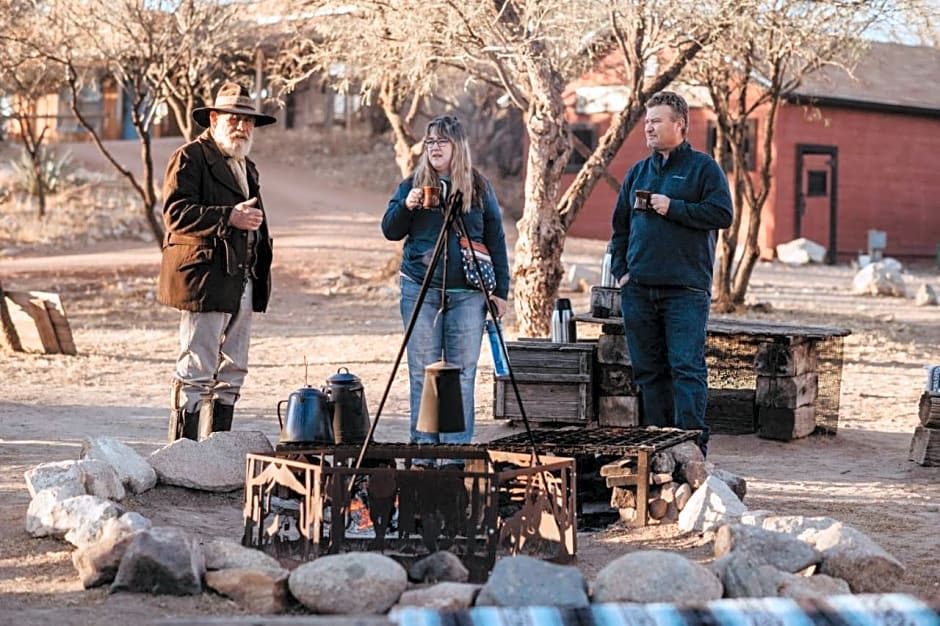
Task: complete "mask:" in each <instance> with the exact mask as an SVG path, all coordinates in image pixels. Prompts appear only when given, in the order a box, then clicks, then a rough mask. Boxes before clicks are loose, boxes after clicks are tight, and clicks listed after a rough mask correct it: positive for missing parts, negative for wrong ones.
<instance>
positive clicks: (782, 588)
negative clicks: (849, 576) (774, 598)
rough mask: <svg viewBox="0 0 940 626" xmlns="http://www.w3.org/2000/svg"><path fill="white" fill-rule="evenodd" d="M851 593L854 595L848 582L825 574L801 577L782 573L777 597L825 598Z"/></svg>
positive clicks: (778, 583)
mask: <svg viewBox="0 0 940 626" xmlns="http://www.w3.org/2000/svg"><path fill="white" fill-rule="evenodd" d="M850 593H852V590H851V589H850V588H849V584H848V583H847V582H845V581H844V580H842V579H841V578H833V577H831V576H826V575H825V574H816V575H815V576H800V575H799V574H788V573H786V572H780V573H779V575H778V578H777V595H778V596H780V597H781V598H793V599H803V598H825V597H828V596H842V595H848V594H850Z"/></svg>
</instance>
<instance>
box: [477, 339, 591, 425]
mask: <svg viewBox="0 0 940 626" xmlns="http://www.w3.org/2000/svg"><path fill="white" fill-rule="evenodd" d="M506 350H507V353H508V356H509V364H510V366H511V367H512V371H513V374H514V376H515V378H516V384H517V386H518V387H519V396H520V397H521V399H522V404H523V406H524V407H525V412H526V417H528V418H529V419H531V420H533V421H541V422H574V423H583V422H588V421H592V420H594V419H595V416H596V409H595V401H594V384H593V379H594V354H595V351H596V344H595V343H593V342H590V343H589V342H581V343H552V342H551V341H549V340H547V339H523V340H520V341H510V342H507V343H506ZM493 417H494V418H497V419H515V418H521V417H522V413H521V411H520V410H519V404H518V402H517V400H516V395H515V392H514V391H513V388H512V383H511V381H510V378H509V376H496V377H495V379H494V382H493Z"/></svg>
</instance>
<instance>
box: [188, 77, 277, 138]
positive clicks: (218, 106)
mask: <svg viewBox="0 0 940 626" xmlns="http://www.w3.org/2000/svg"><path fill="white" fill-rule="evenodd" d="M209 111H218V112H220V113H235V114H236V115H251V116H254V118H255V126H267V125H268V124H273V123H275V122H276V121H277V118H275V117H272V116H270V115H265V114H264V113H261V112H260V111H258V109H256V108H255V101H254V100H253V99H252V98H251V96H250V95H248V90H247V89H245V88H244V87H242V86H241V85H239V84H237V83H233V82H231V81H227V82H225V83H222V86H221V87H219V91H218V92H217V93H216V94H215V104H214V105H212V106H205V107H199V108H198V109H193V119H194V120H196V123H197V124H199V125H200V126H202V127H204V128H209Z"/></svg>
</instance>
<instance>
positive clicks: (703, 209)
mask: <svg viewBox="0 0 940 626" xmlns="http://www.w3.org/2000/svg"><path fill="white" fill-rule="evenodd" d="M640 189H645V190H648V191H651V192H653V193H658V194H662V195H664V196H668V197H669V211H668V212H667V214H666V215H665V216H662V215H659V214H658V213H656V212H655V211H636V210H634V209H633V205H634V201H635V200H636V198H635V193H636V191H637V190H640ZM733 215H734V213H733V208H732V204H731V193H730V192H729V191H728V179H727V178H726V176H725V173H724V172H722V171H721V168H720V167H719V166H718V163H716V162H715V160H714V159H713V158H711V157H710V156H709V155H707V154H705V153H704V152H698V151H697V150H693V149H692V147H691V146H690V145H689V143H688V142H683V143H682V144H681V145H679V146H678V147H676V148H675V149H674V150H672V152H670V153H669V158H668V159H666V160H665V162H664V159H663V157H662V155H660V154H659V153H658V152H654V153H653V154H652V155H650V156H649V157H647V158H645V159H643V160H642V161H640V162H638V163H637V164H636V165H634V166H633V167H631V168H630V171H629V172H627V176H626V178H624V181H623V185H621V187H620V194H619V195H618V197H617V205H616V206H615V208H614V215H613V236H612V238H611V242H610V243H611V250H610V251H611V273H612V274H613V275H614V277H615V278H616V279H617V280H620V278H621V277H622V276H624V275H625V274H627V273H628V272H629V274H630V282H631V283H636V284H639V285H648V286H672V287H691V288H694V289H702V290H704V291H708V292H710V291H711V282H712V268H713V266H714V264H715V243H716V241H717V231H718V229H720V228H727V227H728V226H730V225H731V219H732V217H733Z"/></svg>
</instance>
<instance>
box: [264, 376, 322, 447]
mask: <svg viewBox="0 0 940 626" xmlns="http://www.w3.org/2000/svg"><path fill="white" fill-rule="evenodd" d="M284 404H287V414H286V415H285V416H284V417H282V416H281V406H282V405H284ZM277 420H278V422H280V424H281V437H280V440H279V441H280V443H320V444H330V445H332V444H333V419H332V415H331V412H330V402H329V398H327V395H326V394H325V393H323V392H322V391H321V390H319V389H317V388H316V387H310V386H309V385H308V386H305V387H302V388H301V389H298V390H297V391H295V392H293V393H292V394H290V397H289V398H288V399H287V400H281V401H280V402H278V403H277Z"/></svg>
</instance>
